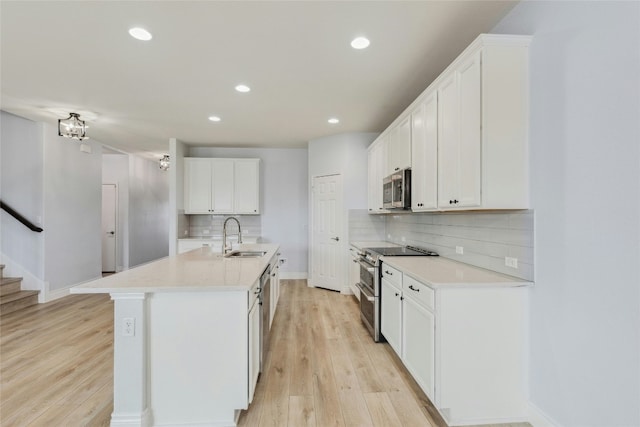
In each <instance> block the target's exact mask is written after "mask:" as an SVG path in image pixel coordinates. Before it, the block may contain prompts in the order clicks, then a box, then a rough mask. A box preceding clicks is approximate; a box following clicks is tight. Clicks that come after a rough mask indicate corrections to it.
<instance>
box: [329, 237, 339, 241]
mask: <svg viewBox="0 0 640 427" xmlns="http://www.w3.org/2000/svg"><path fill="white" fill-rule="evenodd" d="M331 240H335V241H336V242H339V241H340V238H339V237H332V238H331Z"/></svg>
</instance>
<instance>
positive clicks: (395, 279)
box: [381, 262, 402, 289]
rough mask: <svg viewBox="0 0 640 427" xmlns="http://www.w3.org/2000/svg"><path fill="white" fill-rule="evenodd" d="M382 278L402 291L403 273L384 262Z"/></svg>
mask: <svg viewBox="0 0 640 427" xmlns="http://www.w3.org/2000/svg"><path fill="white" fill-rule="evenodd" d="M381 268H382V278H383V279H386V280H388V281H389V282H391V283H393V284H394V285H395V286H397V287H398V288H401V289H402V272H401V271H400V270H397V269H395V268H393V267H391V266H389V265H387V264H385V263H384V262H383V263H382V266H381Z"/></svg>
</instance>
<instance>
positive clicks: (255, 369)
mask: <svg viewBox="0 0 640 427" xmlns="http://www.w3.org/2000/svg"><path fill="white" fill-rule="evenodd" d="M258 286H259V283H256V285H254V286H253V287H252V288H251V290H250V291H249V322H248V324H249V333H248V337H249V396H248V401H249V403H251V402H252V401H253V395H254V393H255V390H256V384H257V383H258V375H259V374H260V308H259V307H260V304H259V303H258V300H257V294H258Z"/></svg>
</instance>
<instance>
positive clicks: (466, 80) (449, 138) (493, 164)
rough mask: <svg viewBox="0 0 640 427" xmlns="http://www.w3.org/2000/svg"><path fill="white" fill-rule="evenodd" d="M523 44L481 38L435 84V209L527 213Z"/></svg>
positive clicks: (525, 53)
mask: <svg viewBox="0 0 640 427" xmlns="http://www.w3.org/2000/svg"><path fill="white" fill-rule="evenodd" d="M529 41H530V38H529V37H526V36H503V35H501V36H500V35H482V36H480V37H478V39H476V41H475V42H474V43H472V44H471V45H470V46H469V47H468V48H467V50H465V52H463V53H462V54H461V55H460V56H459V57H458V58H457V59H456V60H455V61H454V62H453V63H452V64H451V66H449V68H447V70H445V72H444V73H443V74H442V75H441V76H440V77H439V78H438V79H437V80H436V82H435V83H434V86H435V87H437V91H438V207H439V208H440V209H442V210H450V209H452V210H456V209H527V208H529V180H528V176H529V171H528V158H527V156H528V104H529V93H528V44H529Z"/></svg>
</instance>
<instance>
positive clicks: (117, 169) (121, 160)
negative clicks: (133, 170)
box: [102, 153, 129, 271]
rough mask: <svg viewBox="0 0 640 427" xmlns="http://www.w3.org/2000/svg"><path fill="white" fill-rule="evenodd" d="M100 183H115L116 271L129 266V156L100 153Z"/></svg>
mask: <svg viewBox="0 0 640 427" xmlns="http://www.w3.org/2000/svg"><path fill="white" fill-rule="evenodd" d="M102 183H103V184H115V185H116V188H117V194H118V212H117V220H116V239H117V248H116V271H122V270H126V269H127V268H129V156H127V155H126V154H111V153H109V154H103V155H102Z"/></svg>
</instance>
